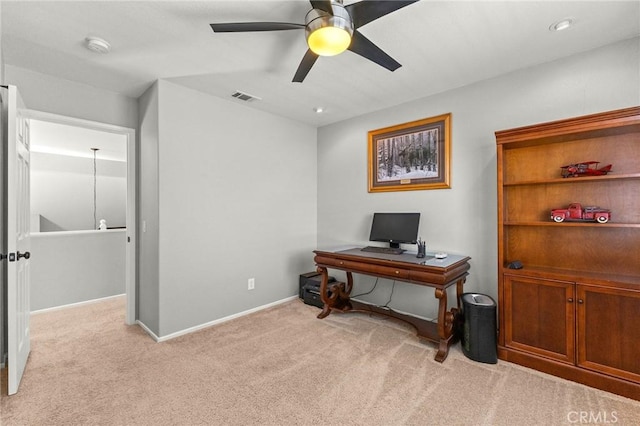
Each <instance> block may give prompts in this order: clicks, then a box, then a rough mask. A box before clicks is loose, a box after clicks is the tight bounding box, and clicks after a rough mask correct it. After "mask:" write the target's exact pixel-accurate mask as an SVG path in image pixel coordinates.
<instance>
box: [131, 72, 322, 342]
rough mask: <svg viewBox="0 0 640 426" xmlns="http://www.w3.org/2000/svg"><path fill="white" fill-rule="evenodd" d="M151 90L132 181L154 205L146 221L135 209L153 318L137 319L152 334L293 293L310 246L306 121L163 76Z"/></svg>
mask: <svg viewBox="0 0 640 426" xmlns="http://www.w3.org/2000/svg"><path fill="white" fill-rule="evenodd" d="M157 96H158V119H157V126H158V130H159V132H158V138H157V144H158V148H157V157H156V156H155V154H156V152H154V150H153V149H149V151H148V152H147V151H146V149H147V148H145V147H146V146H147V144H148V143H153V142H154V136H155V135H153V134H152V135H151V138H150V139H151V141H148V140H147V139H146V135H145V131H144V129H145V125H146V124H147V123H145V121H146V119H147V116H146V115H145V116H142V115H141V118H142V120H143V122H142V125H141V133H142V145H141V146H142V149H143V152H142V155H141V162H142V168H141V170H142V182H141V184H142V188H143V193H144V192H147V193H148V194H155V193H156V191H157V197H158V201H157V202H158V212H159V213H158V224H157V225H156V224H155V223H153V221H154V220H155V218H154V213H153V212H152V211H149V210H147V209H144V207H143V210H142V211H141V219H142V220H143V221H146V224H147V225H146V226H147V228H146V229H147V233H149V232H155V231H156V229H157V230H158V247H159V253H158V264H159V275H158V281H159V283H158V284H159V296H160V297H159V320H160V324H159V328H158V329H157V330H155V329H153V328H152V327H151V326H150V325H149V324H147V326H149V327H150V328H151V329H152V331H154V332H155V333H156V334H157V335H158V336H160V337H162V336H166V335H168V334H171V333H175V332H178V331H182V330H185V329H187V328H189V327H194V326H198V325H201V324H204V323H207V322H210V321H214V320H216V319H219V318H223V317H225V316H228V315H232V314H235V313H238V312H242V311H244V310H248V309H252V308H255V307H259V306H262V305H265V304H267V303H270V302H274V301H277V300H281V299H283V298H286V297H290V296H293V295H295V294H296V293H297V281H298V275H299V274H300V273H303V272H306V271H308V270H312V269H313V262H312V256H311V251H312V250H313V249H314V248H315V246H316V208H317V205H316V129H315V128H313V127H311V126H308V125H304V124H300V123H298V122H295V121H292V120H289V119H285V118H282V117H279V116H275V115H272V114H267V113H264V112H261V111H256V110H253V109H249V108H247V107H245V106H244V105H242V104H239V103H238V102H236V101H230V100H229V101H228V100H223V99H220V98H215V97H212V96H209V95H205V94H203V93H200V92H196V91H193V90H191V89H186V88H184V87H181V86H178V85H175V84H173V83H169V82H166V81H160V82H159V83H158V95H157ZM146 103H148V102H146V100H145V104H146ZM186 105H188V106H189V107H188V108H185V106H186ZM149 123H150V127H152V128H153V127H155V126H156V119H155V118H150V122H149ZM152 133H153V129H152ZM145 152H147V153H148V154H149V155H148V156H147V155H145ZM156 158H157V160H156ZM155 161H157V167H158V168H157V170H158V175H157V188H155V189H154V187H153V185H154V184H156V182H155V178H154V177H153V176H147V174H146V173H145V163H147V162H151V163H152V165H151V166H150V167H151V169H153V167H154V164H153V163H155ZM147 178H148V181H147ZM149 196H150V197H151V198H152V197H153V195H149ZM143 197H144V196H143ZM141 204H142V205H143V206H144V204H145V202H142V203H141ZM148 204H149V205H151V206H153V201H152V200H150V202H149V203H148ZM142 238H143V240H145V239H147V238H150V237H149V236H144V235H143V237H142ZM143 256H144V255H143ZM248 278H255V280H256V288H255V290H252V291H248V290H247V279H248ZM142 281H148V280H144V279H143V280H142ZM147 284H148V283H147ZM141 299H142V295H141ZM140 303H141V304H142V303H146V301H145V300H141V301H140Z"/></svg>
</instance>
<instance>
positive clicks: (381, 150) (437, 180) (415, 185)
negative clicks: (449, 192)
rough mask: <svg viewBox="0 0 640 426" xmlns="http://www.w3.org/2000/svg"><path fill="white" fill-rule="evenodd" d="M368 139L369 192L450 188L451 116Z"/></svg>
mask: <svg viewBox="0 0 640 426" xmlns="http://www.w3.org/2000/svg"><path fill="white" fill-rule="evenodd" d="M368 136H369V137H368V149H367V151H368V165H369V167H368V174H369V178H368V181H369V192H387V191H413V190H424V189H447V188H451V185H450V178H451V113H447V114H442V115H438V116H436V117H430V118H424V119H421V120H416V121H411V122H408V123H403V124H398V125H395V126H390V127H385V128H382V129H377V130H371V131H369V135H368Z"/></svg>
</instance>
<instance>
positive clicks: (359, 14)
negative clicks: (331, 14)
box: [345, 0, 418, 29]
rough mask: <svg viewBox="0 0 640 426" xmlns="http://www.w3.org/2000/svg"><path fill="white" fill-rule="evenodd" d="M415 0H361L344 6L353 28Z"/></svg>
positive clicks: (415, 0)
mask: <svg viewBox="0 0 640 426" xmlns="http://www.w3.org/2000/svg"><path fill="white" fill-rule="evenodd" d="M417 1H418V0H406V1H405V0H398V1H395V0H391V1H379V0H362V1H359V2H358V3H353V4H350V5H348V6H345V9H347V11H348V12H349V15H351V18H352V19H353V28H354V29H355V28H360V27H362V26H363V25H366V24H368V23H369V22H371V21H375V20H376V19H378V18H380V17H382V16H384V15H388V14H389V13H391V12H395V11H396V10H398V9H402V8H403V7H405V6H409V5H410V4H412V3H416V2H417Z"/></svg>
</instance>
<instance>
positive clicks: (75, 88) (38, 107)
mask: <svg viewBox="0 0 640 426" xmlns="http://www.w3.org/2000/svg"><path fill="white" fill-rule="evenodd" d="M5 79H6V83H7V84H13V85H15V86H18V90H19V91H20V94H21V95H22V99H23V100H24V103H25V104H26V106H27V108H28V109H31V110H35V111H42V112H49V113H52V114H58V115H63V116H67V117H74V118H82V119H85V120H90V121H96V122H98V123H106V124H114V125H116V126H122V127H128V128H131V129H135V128H137V126H138V103H137V100H136V99H133V98H129V97H127V96H124V95H120V94H118V93H114V92H109V91H107V90H101V89H96V88H95V87H91V86H88V85H86V84H82V83H76V82H73V81H69V80H63V79H61V78H57V77H53V76H51V75H47V74H42V73H39V72H36V71H32V70H28V69H25V68H19V67H15V66H13V65H8V64H7V65H6V66H5Z"/></svg>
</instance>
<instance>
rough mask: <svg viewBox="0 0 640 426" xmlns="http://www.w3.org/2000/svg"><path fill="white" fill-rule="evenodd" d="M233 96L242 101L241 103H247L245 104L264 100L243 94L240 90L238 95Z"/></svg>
mask: <svg viewBox="0 0 640 426" xmlns="http://www.w3.org/2000/svg"><path fill="white" fill-rule="evenodd" d="M231 96H233V97H234V98H236V99H240V100H241V101H245V102H253V101H259V100H261V99H262V98H259V97H257V96H253V95H250V94H248V93H244V92H241V91H239V90H238V91H237V92H236V93H234V94H233V95H231Z"/></svg>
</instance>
